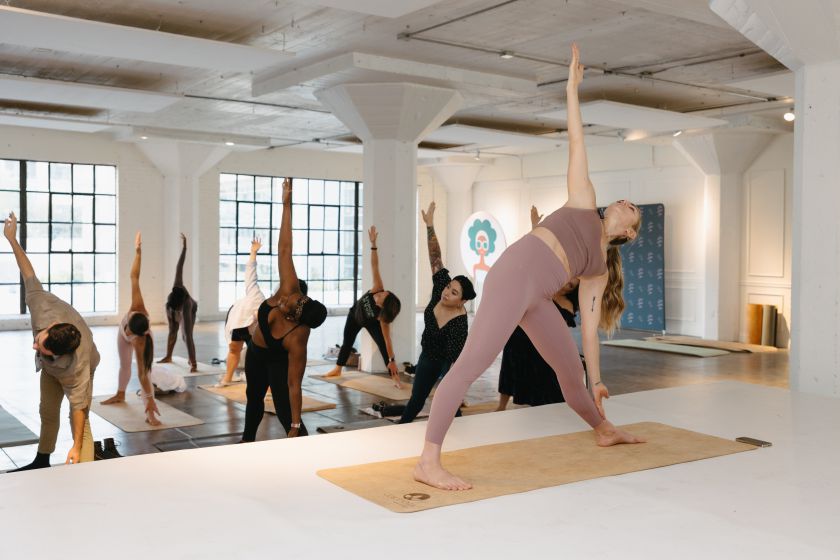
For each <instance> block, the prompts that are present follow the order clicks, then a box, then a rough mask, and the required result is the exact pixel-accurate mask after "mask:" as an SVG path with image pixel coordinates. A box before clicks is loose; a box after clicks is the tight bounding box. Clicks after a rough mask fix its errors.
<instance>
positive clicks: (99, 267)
mask: <svg viewBox="0 0 840 560" xmlns="http://www.w3.org/2000/svg"><path fill="white" fill-rule="evenodd" d="M94 280H96V281H97V282H116V281H117V261H116V255H96V277H95V278H94ZM97 306H98V304H97Z"/></svg>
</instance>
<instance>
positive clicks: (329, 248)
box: [324, 231, 338, 255]
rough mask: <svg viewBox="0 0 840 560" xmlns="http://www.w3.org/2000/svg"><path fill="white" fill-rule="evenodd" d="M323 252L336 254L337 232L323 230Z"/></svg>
mask: <svg viewBox="0 0 840 560" xmlns="http://www.w3.org/2000/svg"><path fill="white" fill-rule="evenodd" d="M324 253H327V254H330V255H337V254H338V232H337V231H325V232H324Z"/></svg>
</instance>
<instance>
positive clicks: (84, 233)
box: [73, 224, 93, 252]
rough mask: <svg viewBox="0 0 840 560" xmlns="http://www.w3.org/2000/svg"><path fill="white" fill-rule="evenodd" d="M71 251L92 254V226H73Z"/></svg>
mask: <svg viewBox="0 0 840 560" xmlns="http://www.w3.org/2000/svg"><path fill="white" fill-rule="evenodd" d="M73 251H76V252H81V251H90V252H93V224H73Z"/></svg>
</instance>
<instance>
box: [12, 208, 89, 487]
mask: <svg viewBox="0 0 840 560" xmlns="http://www.w3.org/2000/svg"><path fill="white" fill-rule="evenodd" d="M3 235H5V237H6V239H7V240H8V242H9V245H11V247H12V251H13V252H14V255H15V260H16V261H17V265H18V268H19V269H20V274H21V276H22V277H23V283H24V286H25V288H26V305H27V306H28V307H29V314H30V316H31V320H32V335H33V337H34V342H33V344H32V349H33V350H35V371H40V372H41V406H40V414H41V434H40V438H39V439H38V452H37V454H36V456H35V460H34V461H33V462H32V463H30V464H29V465H26V466H24V467H21V468H19V469H15V470H16V471H24V470H30V469H39V468H44V467H49V466H50V454H52V452H53V451H55V442H56V440H57V439H58V428H59V415H60V412H61V401H62V399H63V398H64V397H67V400H68V401H69V402H70V426H71V429H72V434H73V447H72V448H71V449H70V451H69V452H68V453H67V460H66V461H65V462H66V463H67V464H73V463H79V462H85V461H93V437H92V436H91V433H90V422H89V420H88V414H89V413H90V403H91V398H92V395H93V374H94V372H95V371H96V366H97V365H99V352H98V351H97V350H96V345H95V344H94V343H93V335H92V334H91V332H90V329H89V328H88V326H87V324H86V323H85V321H84V319H82V316H81V315H79V313H78V312H77V311H76V310H75V309H73V307H71V306H70V305H69V304H68V303H66V302H64V301H62V300H61V299H59V298H58V297H56V296H54V295H53V294H51V293H49V292H48V291H46V290H44V288H43V287H42V286H41V282H40V281H39V280H38V278H37V277H36V276H35V270H34V269H33V268H32V263H30V262H29V257H27V256H26V253H25V252H24V250H23V248H22V247H21V246H20V244H19V243H18V241H17V218H16V217H15V215H14V214H13V213H11V214H9V216H8V218H6V220H5V223H4V225H3ZM10 472H14V471H10Z"/></svg>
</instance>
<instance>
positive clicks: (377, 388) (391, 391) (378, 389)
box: [312, 373, 434, 401]
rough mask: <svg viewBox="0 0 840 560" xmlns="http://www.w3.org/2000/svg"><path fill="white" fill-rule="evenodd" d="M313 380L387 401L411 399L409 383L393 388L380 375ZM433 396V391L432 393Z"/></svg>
mask: <svg viewBox="0 0 840 560" xmlns="http://www.w3.org/2000/svg"><path fill="white" fill-rule="evenodd" d="M312 378H313V379H320V380H321V381H326V382H327V383H334V384H336V385H338V386H340V387H346V388H347V389H356V390H357V391H362V392H364V393H370V394H371V395H376V396H377V397H382V398H384V399H389V400H392V401H407V400H408V399H410V398H411V383H406V382H405V381H403V382H402V389H397V388H396V387H394V382H393V381H392V380H391V378H390V377H383V376H380V375H371V374H367V373H344V374H342V375H341V377H324V376H323V375H313V376H312ZM432 395H434V391H432ZM430 396H431V395H430Z"/></svg>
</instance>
